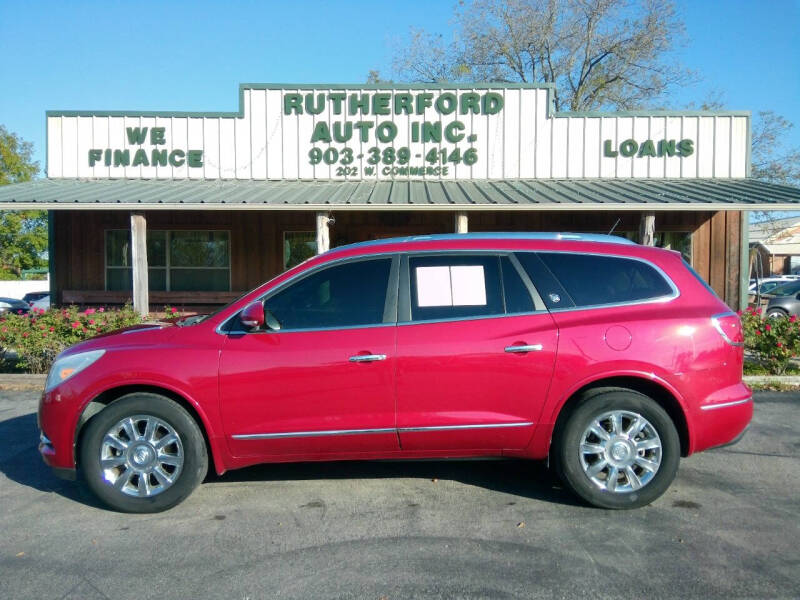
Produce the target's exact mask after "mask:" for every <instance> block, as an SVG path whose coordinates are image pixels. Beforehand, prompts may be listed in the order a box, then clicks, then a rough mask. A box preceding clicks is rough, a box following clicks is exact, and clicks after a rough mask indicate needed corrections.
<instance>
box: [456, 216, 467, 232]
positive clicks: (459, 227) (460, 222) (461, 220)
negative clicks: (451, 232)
mask: <svg viewBox="0 0 800 600" xmlns="http://www.w3.org/2000/svg"><path fill="white" fill-rule="evenodd" d="M467 231H469V217H467V213H465V212H457V213H456V233H467Z"/></svg>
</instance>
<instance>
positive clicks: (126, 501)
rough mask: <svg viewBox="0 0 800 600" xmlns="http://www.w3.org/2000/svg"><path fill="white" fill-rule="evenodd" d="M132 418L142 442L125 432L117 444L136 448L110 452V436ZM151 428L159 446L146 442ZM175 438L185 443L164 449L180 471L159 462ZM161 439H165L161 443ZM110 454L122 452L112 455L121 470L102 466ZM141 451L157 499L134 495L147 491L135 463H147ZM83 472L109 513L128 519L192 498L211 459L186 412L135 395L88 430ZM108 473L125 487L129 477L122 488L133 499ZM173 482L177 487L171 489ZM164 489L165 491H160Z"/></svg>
mask: <svg viewBox="0 0 800 600" xmlns="http://www.w3.org/2000/svg"><path fill="white" fill-rule="evenodd" d="M128 417H135V419H134V421H133V423H134V426H135V427H136V431H137V433H136V435H135V436H134V437H136V436H137V435H139V434H141V435H142V438H141V440H139V439H136V440H128V436H126V435H125V434H124V431H123V430H119V432H120V433H122V435H118V436H117V438H118V439H122V441H123V442H126V441H128V442H131V443H128V446H129V449H127V450H118V449H115V448H114V447H113V445H111V446H109V444H108V443H107V442H104V440H105V438H106V434H107V433H109V432H110V431H112V430H115V428H116V426H117V425H118V424H119V423H121V422H123V420H126V419H127V418H128ZM148 423H152V424H153V429H154V430H155V433H151V435H150V437H151V438H153V439H155V440H156V441H155V442H154V443H153V444H150V445H149V446H148V443H147V442H146V440H145V435H146V432H147V425H148ZM142 430H144V431H142ZM170 434H174V435H175V436H177V438H178V440H179V441H177V442H173V443H171V444H166V445H164V447H163V449H162V450H163V452H164V454H165V456H166V457H167V459H170V458H171V460H172V462H176V463H177V462H180V465H179V466H172V465H169V464H167V463H166V462H164V463H163V464H158V463H159V458H158V457H159V456H161V455H160V454H159V450H158V449H157V447H158V445H159V442H160V441H161V440H164V441H165V442H166V441H168V440H167V438H168V436H169V435H170ZM159 435H160V436H161V438H160V439H156V437H157V436H159ZM170 439H171V438H170ZM134 444H137V445H138V446H134ZM109 449H110V450H111V452H114V453H116V452H119V454H118V455H116V454H115V455H112V456H111V460H112V461H115V462H118V461H122V463H121V464H120V465H119V467H114V468H112V469H111V470H110V471H104V468H103V467H102V466H101V452H103V453H104V454H108V452H109ZM137 449H139V450H140V452H142V453H143V457H144V458H143V460H144V461H145V462H143V463H142V466H141V471H142V472H143V473H146V474H145V475H144V477H146V479H147V483H146V487H147V488H149V489H148V490H147V491H148V492H150V493H151V494H152V495H143V494H144V492H138V491H135V490H134V489H133V488H134V487H136V488H137V490H138V489H140V488H141V486H145V482H144V481H142V482H141V484H140V483H139V480H140V478H141V477H142V476H141V475H138V474H137V473H138V471H137V469H136V468H135V467H136V465H135V464H134V462H132V461H134V460H137V459H139V458H141V456H139V457H134V456H133V452H134V451H135V450H137ZM148 458H149V460H147V459H148ZM167 459H165V460H167ZM80 467H81V472H82V475H83V477H84V479H85V480H86V483H87V484H88V486H89V488H90V489H91V490H92V492H94V494H95V495H96V496H97V497H98V498H99V499H100V500H101V501H103V502H104V503H105V504H107V505H108V506H109V507H111V508H113V509H115V510H118V511H122V512H128V513H154V512H161V511H163V510H167V509H168V508H172V507H173V506H175V505H176V504H178V503H180V502H182V501H183V500H185V499H186V498H187V497H188V496H189V495H190V494H191V493H192V491H193V490H194V489H195V488H196V487H197V486H198V485H199V484H200V482H201V481H202V480H203V478H204V477H205V475H206V471H207V470H208V454H207V452H206V445H205V440H204V438H203V433H202V432H201V431H200V428H199V427H198V426H197V423H196V422H195V420H194V419H193V418H192V416H191V415H190V414H189V413H188V412H187V411H186V410H185V409H184V408H183V407H182V406H180V405H179V404H177V403H176V402H174V401H172V400H170V399H169V398H165V397H164V396H159V395H157V394H150V393H133V394H129V395H127V396H123V397H122V398H120V399H119V400H117V401H115V402H112V403H111V404H110V405H109V406H108V407H107V408H104V409H103V410H102V411H100V412H99V413H97V414H96V415H95V416H93V417H92V418H91V420H90V421H89V422H88V423H87V424H86V427H85V428H84V430H83V432H82V436H81V443H80ZM156 468H160V470H159V471H158V473H155V472H153V471H154V470H155V469H156ZM129 469H130V471H129ZM170 469H173V470H170ZM106 472H108V473H110V475H109V477H112V478H114V477H115V476H116V480H117V482H122V479H123V477H125V478H126V481H125V482H123V483H122V488H123V489H124V490H127V493H126V491H123V489H118V488H117V487H115V486H114V485H113V484H112V482H111V481H110V480H109V479H107V478H106V476H105V473H106ZM170 477H171V478H172V479H173V481H171V482H169V483H167V482H168V481H169V478H170ZM151 484H152V485H151ZM159 487H161V488H163V489H161V490H160V491H159V489H158V488H159ZM136 494H139V495H136Z"/></svg>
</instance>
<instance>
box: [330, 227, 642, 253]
mask: <svg viewBox="0 0 800 600" xmlns="http://www.w3.org/2000/svg"><path fill="white" fill-rule="evenodd" d="M503 239H513V240H563V241H572V242H603V243H608V244H628V245H631V244H632V245H636V242H632V241H631V240H629V239H627V238H624V237H620V236H616V235H607V234H603V233H557V232H539V231H530V232H528V231H509V232H504V231H498V232H483V231H482V232H477V233H437V234H431V235H410V236H406V237H398V238H385V239H380V240H370V241H368V242H357V243H355V244H347V245H346V246H337V247H336V248H332V249H331V252H333V251H336V250H345V249H348V250H349V249H351V248H363V247H368V246H378V245H383V244H402V243H407V242H436V241H446V240H503Z"/></svg>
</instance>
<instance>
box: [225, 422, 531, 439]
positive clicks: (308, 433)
mask: <svg viewBox="0 0 800 600" xmlns="http://www.w3.org/2000/svg"><path fill="white" fill-rule="evenodd" d="M531 425H533V423H532V422H528V421H526V422H524V423H488V424H484V425H434V426H431V427H401V428H399V429H395V428H394V427H385V428H381V429H331V430H329V431H286V432H283V433H240V434H235V435H232V436H231V437H232V438H233V439H235V440H274V439H281V438H303V437H322V436H332V435H364V434H372V433H395V432H398V433H409V432H413V431H451V430H454V431H457V430H460V429H496V428H500V427H530V426H531Z"/></svg>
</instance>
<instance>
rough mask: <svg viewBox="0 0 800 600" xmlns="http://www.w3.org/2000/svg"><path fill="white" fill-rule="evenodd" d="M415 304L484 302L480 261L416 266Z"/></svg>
mask: <svg viewBox="0 0 800 600" xmlns="http://www.w3.org/2000/svg"><path fill="white" fill-rule="evenodd" d="M414 271H415V273H416V278H417V306H419V307H420V308H424V307H432V306H486V277H485V275H484V272H483V265H467V266H452V267H446V266H445V267H417V268H416V269H415V270H414Z"/></svg>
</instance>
